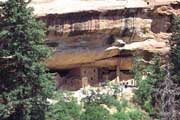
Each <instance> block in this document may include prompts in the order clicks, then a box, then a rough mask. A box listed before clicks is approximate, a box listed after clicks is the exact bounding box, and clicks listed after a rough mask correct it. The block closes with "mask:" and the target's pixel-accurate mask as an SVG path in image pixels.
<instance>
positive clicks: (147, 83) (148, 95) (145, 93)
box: [133, 56, 165, 118]
mask: <svg viewBox="0 0 180 120" xmlns="http://www.w3.org/2000/svg"><path fill="white" fill-rule="evenodd" d="M142 61H143V59H142V58H138V59H137V60H136V62H135V66H134V70H133V73H134V78H135V80H136V83H137V89H136V90H135V91H134V93H135V96H134V99H135V101H136V102H137V103H138V104H139V105H140V106H141V107H142V108H143V109H144V110H146V111H147V112H148V113H149V115H151V116H152V117H155V118H158V117H159V111H160V106H161V104H160V103H159V101H160V98H158V97H157V96H160V95H159V88H160V84H161V83H162V82H163V81H164V79H165V71H164V70H163V69H162V68H161V63H160V57H159V56H155V57H154V58H153V59H152V61H151V62H150V63H149V65H145V64H144V63H143V62H142ZM143 76H144V79H142V78H143Z"/></svg>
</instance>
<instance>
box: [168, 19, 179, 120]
mask: <svg viewBox="0 0 180 120" xmlns="http://www.w3.org/2000/svg"><path fill="white" fill-rule="evenodd" d="M171 31H172V37H171V54H170V58H171V59H170V62H171V65H172V68H171V69H170V73H171V80H172V82H173V84H174V86H175V87H174V88H173V89H174V93H173V94H174V95H175V97H174V101H173V103H176V105H175V106H176V107H175V111H176V114H177V115H176V116H177V119H180V115H179V111H180V107H179V105H180V94H179V91H178V90H180V16H173V18H172V26H171Z"/></svg>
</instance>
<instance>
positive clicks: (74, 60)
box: [30, 0, 180, 70]
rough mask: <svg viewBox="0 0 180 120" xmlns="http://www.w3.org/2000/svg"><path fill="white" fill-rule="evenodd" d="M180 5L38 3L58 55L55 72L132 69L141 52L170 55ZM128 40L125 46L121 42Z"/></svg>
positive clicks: (155, 1)
mask: <svg viewBox="0 0 180 120" xmlns="http://www.w3.org/2000/svg"><path fill="white" fill-rule="evenodd" d="M178 1H179V0H166V1H164V0H146V1H144V0H111V1H110V0H101V1H97V0H76V1H74V0H66V1H65V0H61V1H59V0H51V1H50V0H45V1H42V0H33V1H32V3H31V5H30V6H33V7H34V8H35V12H34V14H35V15H37V17H38V19H40V20H43V21H44V22H45V23H47V29H48V33H47V45H48V46H50V47H53V48H54V50H55V52H54V54H53V56H52V57H51V58H50V59H48V60H47V65H48V67H49V68H50V69H57V70H58V69H70V68H75V67H81V66H90V67H91V66H94V67H115V66H116V65H117V64H120V69H121V70H129V69H131V68H132V59H131V56H132V55H133V54H134V53H136V52H137V51H145V52H147V53H160V54H162V55H165V54H167V53H168V52H169V49H170V48H169V42H168V41H169V38H170V36H171V34H170V33H169V28H170V21H171V15H172V14H174V15H177V14H180V13H179V10H180V7H179V6H180V4H179V2H178ZM120 39H121V40H123V42H124V43H123V44H122V41H121V43H119V42H118V40H120Z"/></svg>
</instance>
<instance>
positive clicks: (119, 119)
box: [109, 112, 138, 120]
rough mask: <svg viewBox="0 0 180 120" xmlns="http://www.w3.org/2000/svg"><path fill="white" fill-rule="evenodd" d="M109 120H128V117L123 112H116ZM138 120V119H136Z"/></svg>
mask: <svg viewBox="0 0 180 120" xmlns="http://www.w3.org/2000/svg"><path fill="white" fill-rule="evenodd" d="M109 120H130V117H129V115H128V114H127V113H125V112H118V113H115V114H113V115H112V116H110V117H109ZM136 120H138V119H136Z"/></svg>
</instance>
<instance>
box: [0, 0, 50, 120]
mask: <svg viewBox="0 0 180 120" xmlns="http://www.w3.org/2000/svg"><path fill="white" fill-rule="evenodd" d="M29 2H30V1H28V2H25V1H24V0H8V1H7V2H4V3H1V4H0V119H1V120H42V119H44V112H45V110H46V107H47V103H46V99H47V97H50V95H51V92H52V91H51V90H52V85H51V84H52V83H51V82H50V79H51V78H52V75H51V74H49V73H47V69H46V67H45V65H44V59H45V58H47V57H48V55H49V49H48V48H47V47H45V46H44V38H45V30H44V28H45V27H44V24H43V23H42V22H38V21H37V20H36V18H35V17H33V14H32V9H31V8H28V7H27V4H28V3H29Z"/></svg>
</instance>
